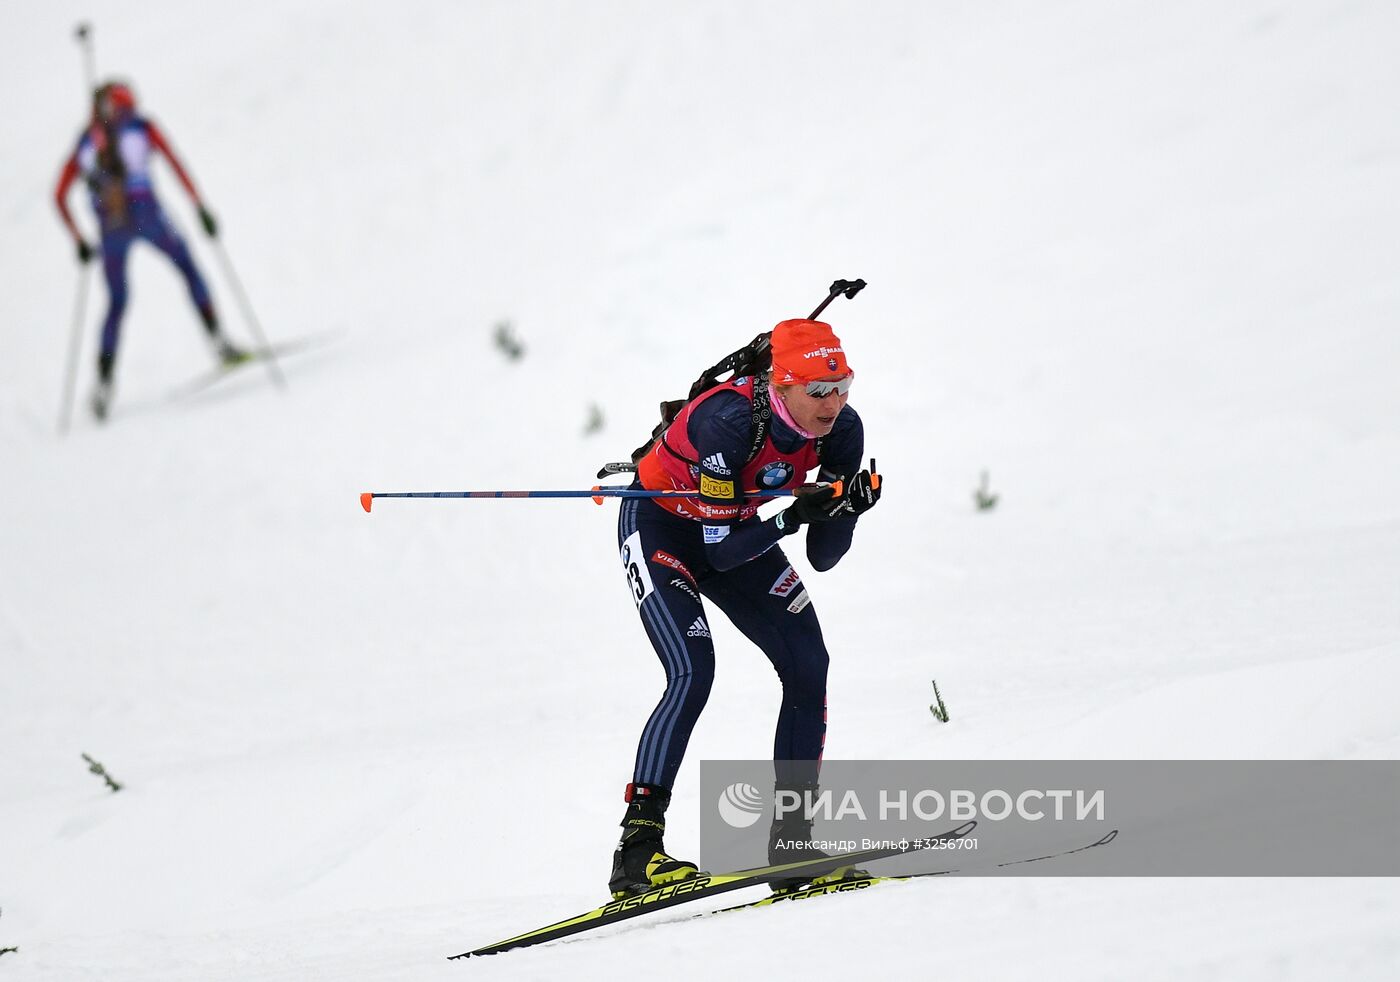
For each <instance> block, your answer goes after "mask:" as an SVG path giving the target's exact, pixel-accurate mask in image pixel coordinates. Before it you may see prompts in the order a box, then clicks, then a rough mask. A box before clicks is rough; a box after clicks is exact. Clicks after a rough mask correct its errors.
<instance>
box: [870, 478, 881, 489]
mask: <svg viewBox="0 0 1400 982" xmlns="http://www.w3.org/2000/svg"><path fill="white" fill-rule="evenodd" d="M870 486H871V487H872V488H874V489H875V490H876V491H879V490H880V475H879V474H871V475H870Z"/></svg>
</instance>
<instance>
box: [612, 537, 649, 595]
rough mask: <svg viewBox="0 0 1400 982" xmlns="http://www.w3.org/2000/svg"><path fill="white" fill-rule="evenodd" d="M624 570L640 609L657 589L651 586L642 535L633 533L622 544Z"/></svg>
mask: <svg viewBox="0 0 1400 982" xmlns="http://www.w3.org/2000/svg"><path fill="white" fill-rule="evenodd" d="M620 555H621V557H622V570H623V572H624V573H626V574H627V586H628V587H629V588H630V589H631V591H632V600H633V601H634V602H635V603H636V605H637V606H638V607H640V606H641V605H642V601H643V600H645V599H646V598H647V597H648V596H650V595H651V592H652V591H653V590H654V589H655V587H653V586H652V585H651V572H650V571H649V570H648V569H647V555H646V553H645V552H643V551H642V533H641V532H640V531H636V532H633V533H632V534H631V535H629V536H628V537H627V538H626V539H625V540H623V543H622V552H621V553H620Z"/></svg>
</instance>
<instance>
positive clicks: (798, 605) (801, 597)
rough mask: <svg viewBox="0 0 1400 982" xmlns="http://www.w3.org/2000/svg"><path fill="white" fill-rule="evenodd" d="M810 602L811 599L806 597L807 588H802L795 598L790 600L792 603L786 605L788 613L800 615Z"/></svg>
mask: <svg viewBox="0 0 1400 982" xmlns="http://www.w3.org/2000/svg"><path fill="white" fill-rule="evenodd" d="M811 602H812V598H811V597H809V596H807V588H806V587H803V588H802V589H801V590H800V591H799V592H798V594H797V596H795V597H793V598H792V603H790V604H788V613H789V614H800V613H802V611H803V610H805V609H806V607H807V605H808V604H809V603H811Z"/></svg>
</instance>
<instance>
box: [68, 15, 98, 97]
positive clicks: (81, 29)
mask: <svg viewBox="0 0 1400 982" xmlns="http://www.w3.org/2000/svg"><path fill="white" fill-rule="evenodd" d="M73 37H74V38H75V39H76V40H77V42H78V47H80V48H82V49H83V75H84V79H85V80H86V82H87V94H88V98H89V99H91V98H92V93H93V90H94V89H96V88H97V56H96V55H95V54H94V53H93V50H92V49H93V43H92V25H90V24H88V23H87V22H86V21H84V22H83V23H81V24H79V25H78V26H77V27H75V28H73Z"/></svg>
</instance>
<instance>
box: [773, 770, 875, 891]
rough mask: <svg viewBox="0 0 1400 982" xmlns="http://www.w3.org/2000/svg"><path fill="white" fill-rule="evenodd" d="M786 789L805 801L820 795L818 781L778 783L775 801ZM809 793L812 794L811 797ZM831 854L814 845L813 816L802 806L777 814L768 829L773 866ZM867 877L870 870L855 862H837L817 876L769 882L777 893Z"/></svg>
mask: <svg viewBox="0 0 1400 982" xmlns="http://www.w3.org/2000/svg"><path fill="white" fill-rule="evenodd" d="M783 791H790V792H793V793H795V794H797V795H799V796H800V800H801V801H803V802H804V803H805V802H806V801H808V800H815V799H816V796H817V786H816V785H815V784H806V785H778V786H777V787H775V788H774V792H775V794H774V800H775V801H776V800H777V793H779V792H783ZM808 795H810V796H811V797H810V799H809V798H808ZM830 856H831V854H830V853H828V852H823V851H822V850H821V849H818V848H816V847H815V846H814V845H812V819H810V818H808V817H806V812H805V810H804V809H803V808H801V807H799V808H798V809H797V810H796V811H794V812H789V813H788V814H786V815H784V816H783V817H782V818H778V817H777V816H774V818H773V825H772V826H771V827H770V828H769V830H768V864H769V865H770V866H784V865H786V864H788V863H801V862H807V861H809V860H813V859H827V858H830ZM866 879H870V874H869V873H867V872H866V871H865V870H863V869H857V868H856V867H854V866H838V867H837V868H836V869H830V870H825V871H823V872H821V873H819V874H817V875H815V876H813V875H811V874H808V875H806V876H803V875H795V876H790V877H785V878H783V879H777V880H772V881H771V882H770V884H769V885H770V886H771V887H772V888H773V892H774V893H792V892H793V891H795V890H801V889H803V888H805V887H816V886H826V885H828V884H831V883H839V882H841V881H843V880H866Z"/></svg>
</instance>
